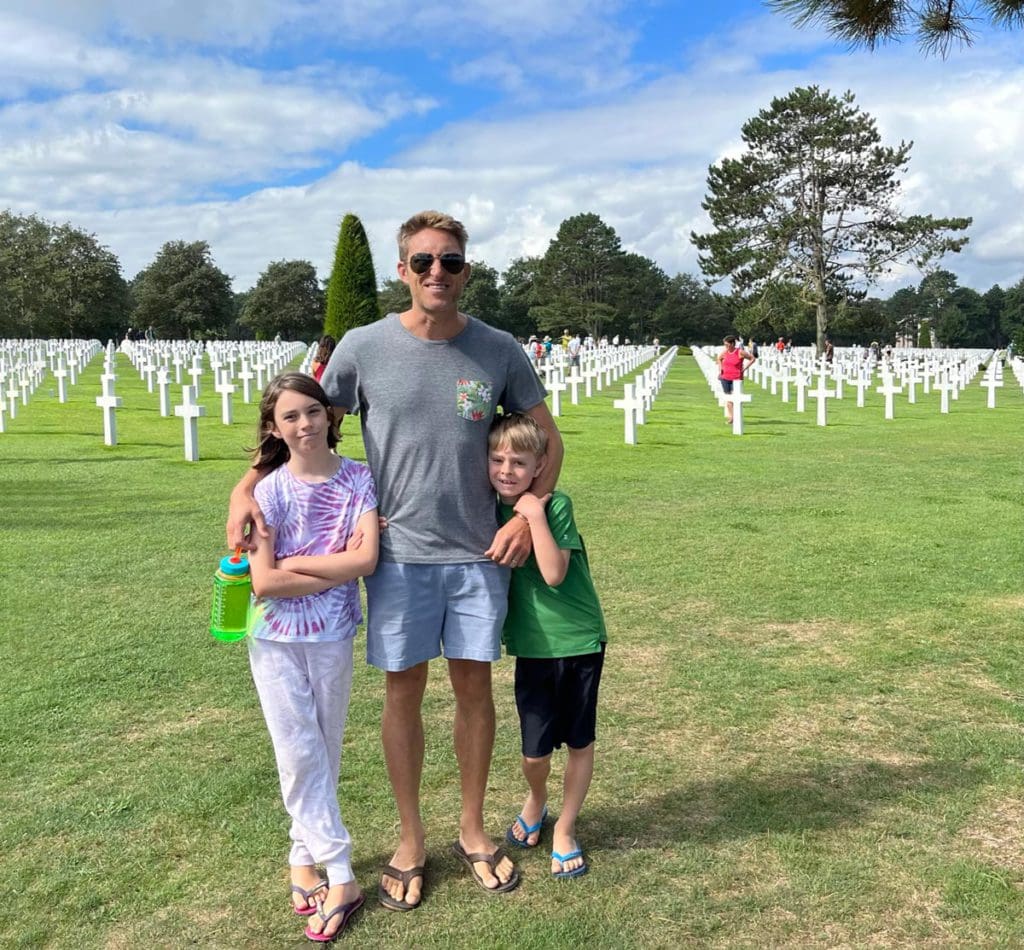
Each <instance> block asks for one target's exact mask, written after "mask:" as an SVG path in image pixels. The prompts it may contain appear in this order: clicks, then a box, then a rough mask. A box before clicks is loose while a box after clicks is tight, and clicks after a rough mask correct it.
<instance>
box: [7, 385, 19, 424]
mask: <svg viewBox="0 0 1024 950" xmlns="http://www.w3.org/2000/svg"><path fill="white" fill-rule="evenodd" d="M19 395H20V393H19V392H18V384H17V383H16V382H15V381H14V376H13V374H12V375H11V379H10V383H9V385H8V389H7V414H8V415H9V416H10V417H11V418H12V419H17V418H18V396H19Z"/></svg>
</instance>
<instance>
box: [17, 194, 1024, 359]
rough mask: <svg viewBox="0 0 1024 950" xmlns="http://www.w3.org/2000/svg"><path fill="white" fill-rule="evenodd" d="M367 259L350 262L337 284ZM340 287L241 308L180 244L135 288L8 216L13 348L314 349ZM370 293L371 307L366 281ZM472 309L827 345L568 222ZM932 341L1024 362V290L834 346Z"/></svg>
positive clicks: (776, 299)
mask: <svg viewBox="0 0 1024 950" xmlns="http://www.w3.org/2000/svg"><path fill="white" fill-rule="evenodd" d="M357 223H358V222H356V224H357ZM359 230H360V231H361V226H359ZM363 241H364V242H365V235H364V236H363ZM339 244H341V242H340V241H339ZM357 244H358V242H357ZM357 256H358V255H357V254H356V253H355V252H351V251H350V252H346V253H342V254H341V255H340V256H339V258H338V260H336V267H335V272H337V270H338V267H339V266H340V267H341V268H342V269H344V268H346V267H347V265H348V264H349V263H350V262H351V261H352V260H353V259H355V258H356V257H357ZM368 261H369V255H368V251H367V253H366V254H365V256H364V263H363V266H362V268H355V270H357V271H358V270H361V272H362V273H364V274H365V269H366V262H368ZM369 266H370V267H371V268H372V263H370V264H369ZM357 278H358V275H357V276H355V277H353V276H352V275H349V274H347V273H345V274H343V275H342V277H339V278H336V279H335V282H334V283H335V286H336V288H337V294H336V296H337V297H338V298H339V301H338V304H337V310H338V312H339V313H341V314H344V313H347V312H353V311H354V310H356V309H358V308H359V307H360V304H359V303H358V301H357V300H356V299H354V298H353V297H352V295H351V294H350V293H349V294H348V295H346V293H345V292H344V288H345V287H346V286H348V285H349V284H350V283H351V282H353V281H355V282H358V279H357ZM331 284H332V281H331V279H327V280H321V279H320V278H319V277H318V275H317V272H316V268H315V267H314V266H313V265H312V264H311V263H310V262H309V261H304V260H289V261H274V262H272V263H270V264H268V265H267V267H266V269H265V270H264V271H263V273H262V274H261V275H260V276H259V279H258V280H257V281H256V284H255V285H254V286H253V287H251V288H249V289H248V290H245V291H242V292H240V293H235V292H233V291H232V289H231V280H230V277H229V276H228V275H227V274H226V273H224V271H222V270H221V269H220V268H219V267H218V266H217V264H216V263H215V261H214V260H213V256H212V254H211V251H210V247H209V245H208V244H207V243H206V242H205V241H194V242H185V241H169V242H167V243H166V244H165V245H164V246H163V247H162V248H161V249H160V251H159V252H158V254H157V255H156V257H155V258H154V260H153V261H152V263H150V264H149V265H147V266H146V267H144V268H143V269H142V270H141V271H140V272H139V273H138V274H136V275H135V277H133V278H132V279H131V280H125V279H124V277H123V276H122V273H121V267H120V263H119V262H118V260H117V257H116V256H115V255H114V254H113V252H111V251H110V250H109V249H107V248H105V247H103V246H102V245H101V244H100V243H99V241H98V240H97V238H96V237H95V235H92V234H88V233H86V232H84V231H82V230H80V229H77V228H74V227H72V226H71V225H69V224H60V225H57V224H52V223H50V222H46V221H44V220H42V219H40V218H38V217H36V216H34V215H29V216H21V217H19V216H17V215H14V214H12V213H11V212H9V211H5V212H0V336H3V337H38V338H46V337H86V338H92V337H95V338H97V339H100V340H106V339H115V340H116V339H121V338H122V337H123V336H124V335H125V334H126V333H127V332H128V331H129V330H130V329H131V330H135V331H140V332H144V331H145V330H147V329H148V328H149V327H152V328H153V331H154V333H155V334H156V335H157V336H158V337H161V338H164V339H182V338H195V339H204V338H230V339H251V338H259V339H270V338H272V337H274V336H275V335H277V334H280V335H281V336H282V337H284V338H286V339H308V340H312V339H315V338H316V337H318V336H319V335H320V334H321V333H323V332H324V330H325V320H326V318H327V299H328V297H329V295H330V287H331ZM363 285H364V298H365V296H366V286H365V285H366V281H365V279H363ZM369 286H370V288H371V290H370V291H369V293H370V295H371V300H370V304H369V306H368V307H367V306H366V305H365V304H364V305H362V309H361V310H360V314H359V317H358V320H357V321H355V322H358V323H365V322H369V320H371V319H376V317H377V316H378V315H380V314H384V313H387V312H392V311H394V312H400V311H402V310H404V309H406V308H407V307H408V306H409V290H408V288H407V287H406V285H405V284H403V283H402V282H401V281H400V280H399V279H398V278H397V277H394V278H390V279H388V280H385V281H384V282H383V283H382V284H381V285H380V286H379V287H377V288H376V289H372V288H373V283H372V282H371V283H370V285H369ZM461 307H462V309H463V310H464V311H465V312H467V313H471V314H473V315H475V316H479V317H480V318H481V319H483V320H486V321H487V322H488V323H491V324H492V325H494V326H497V327H499V328H501V329H503V330H507V331H509V332H510V333H512V334H513V335H514V336H517V337H519V338H522V339H524V340H525V339H528V338H529V336H531V335H534V334H536V335H538V336H545V335H550V336H552V337H554V336H559V335H561V332H562V330H563V329H565V328H569V329H570V330H572V331H573V332H580V333H583V334H590V335H592V336H594V337H595V338H596V339H599V338H600V337H602V336H608V337H612V336H615V335H618V336H619V337H620V338H629V339H631V340H634V341H642V340H651V339H653V338H655V337H657V338H659V339H660V340H661V341H663V342H666V343H668V342H678V343H683V344H688V343H713V342H718V341H720V340H721V338H722V337H723V336H724V335H725V334H727V333H739V334H740V335H741V336H744V337H756V338H757V339H759V340H761V339H775V338H777V337H779V336H784V337H786V338H787V339H789V338H792V339H793V340H794V342H795V343H798V344H800V343H809V342H812V341H813V340H814V338H815V332H816V325H815V321H816V310H815V308H814V307H813V306H811V305H809V304H808V303H807V302H806V301H805V300H803V299H802V298H801V296H800V294H799V293H798V292H797V291H796V290H795V289H794V288H793V287H791V286H788V285H786V284H785V283H783V282H775V283H774V284H773V285H772V286H771V287H770V288H769V289H768V290H765V289H763V288H760V289H758V291H757V292H756V293H750V294H741V293H728V294H727V293H722V292H718V291H715V290H713V289H711V288H709V287H708V286H707V284H706V283H705V281H703V280H702V279H700V278H698V277H695V276H693V275H690V274H676V275H674V276H671V277H670V276H668V275H667V274H666V273H665V272H664V271H663V270H662V269H661V268H659V267H658V265H657V264H655V263H654V262H653V261H652V260H650V259H649V258H647V257H644V256H643V255H641V254H636V253H633V252H629V251H626V250H624V249H623V248H622V246H621V242H620V239H619V237H618V235H617V234H616V232H615V229H614V228H612V227H611V226H610V225H608V224H606V223H605V222H604V221H602V220H601V218H600V217H599V216H598V215H596V214H593V213H589V212H588V213H584V214H577V215H574V216H572V217H570V218H567V219H566V220H565V221H563V222H562V224H561V226H560V227H559V229H558V233H557V235H556V236H555V238H554V239H553V240H552V241H551V243H550V245H549V246H548V249H547V250H546V252H545V253H544V254H543V255H540V256H537V257H524V258H519V259H517V260H514V261H512V262H511V263H510V264H509V265H508V267H507V268H506V269H505V270H504V272H499V271H498V270H497V269H496V268H494V267H492V266H491V265H489V264H487V263H486V262H485V261H475V262H473V263H472V271H471V275H470V279H469V282H468V283H467V285H466V289H465V293H464V295H463V298H462V303H461ZM922 328H926V332H927V334H928V336H927V337H926V338H928V339H931V338H932V337H934V339H935V340H936V341H937V342H938V343H939V344H941V345H944V346H994V347H1001V346H1005V345H1006V343H1007V342H1009V341H1010V340H1011V339H1013V338H1014V337H1015V336H1017V337H1018V343H1017V345H1018V348H1024V278H1022V280H1021V281H1019V282H1018V283H1017V284H1015V285H1014V286H1012V287H1009V288H1006V289H1004V288H1002V287H999V286H994V287H992V288H990V289H988V290H987V291H984V292H980V291H978V290H974V289H972V288H970V287H961V286H960V285H959V284H958V281H957V277H956V275H955V274H953V273H952V272H951V271H948V270H935V271H932V272H931V273H929V274H927V275H926V276H925V277H924V278H923V279H922V280H921V281H920V283H919V284H918V285H917V286H916V287H907V288H902V289H900V290H897V291H896V292H895V293H894V294H892V296H890V297H888V298H884V299H883V298H878V297H863V298H857V297H856V296H848V297H845V298H843V299H842V300H840V301H838V302H836V304H835V306H834V307H833V310H832V313H831V317H830V323H829V334H830V336H831V338H832V340H833V342H835V343H836V344H839V345H842V344H853V343H868V342H870V341H872V340H878V341H879V342H893V341H895V340H897V339H912V340H914V341H915V342H916V341H917V340H918V339H919V338H921V334H922ZM327 330H328V332H333V333H334V334H335V335H338V336H340V335H342V333H343V332H344V325H343V324H339V323H338V322H336V321H335V322H333V323H331V322H330V321H328V325H327Z"/></svg>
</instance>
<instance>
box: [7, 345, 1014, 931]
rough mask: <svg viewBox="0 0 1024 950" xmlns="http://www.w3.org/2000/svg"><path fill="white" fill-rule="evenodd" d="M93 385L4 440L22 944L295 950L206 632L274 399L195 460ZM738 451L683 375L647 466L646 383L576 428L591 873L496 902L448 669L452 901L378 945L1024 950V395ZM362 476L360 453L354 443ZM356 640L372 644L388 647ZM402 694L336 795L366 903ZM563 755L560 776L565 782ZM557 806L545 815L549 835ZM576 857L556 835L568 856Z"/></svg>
mask: <svg viewBox="0 0 1024 950" xmlns="http://www.w3.org/2000/svg"><path fill="white" fill-rule="evenodd" d="M99 371H100V363H99V361H98V360H96V361H94V362H93V363H92V365H91V366H90V367H89V369H88V371H87V372H86V373H85V374H84V376H83V377H82V379H81V380H80V382H79V385H78V386H77V387H75V388H74V389H73V390H72V391H71V392H72V397H71V401H70V402H69V403H68V404H66V405H63V406H62V405H59V404H58V403H57V401H56V398H50V397H49V396H48V395H47V389H48V387H49V386H50V385H51V384H50V383H49V382H47V383H46V384H44V387H43V389H42V390H41V391H40V392H39V393H37V394H36V396H35V397H34V398H33V400H32V401H31V403H30V404H29V405H28V406H27V407H25V408H24V409H22V410H21V412H20V413H19V416H18V418H17V419H16V420H14V421H10V420H8V431H7V432H6V433H5V434H3V435H0V541H2V548H0V550H2V552H3V553H2V555H0V562H2V578H3V580H2V587H0V644H2V647H3V650H2V654H0V655H2V657H3V662H2V663H0V704H2V705H0V711H2V716H0V757H2V765H3V767H2V769H0V801H2V802H3V815H2V820H0V854H2V855H3V858H2V861H0V892H2V893H3V894H4V900H3V902H2V903H0V945H2V946H5V947H7V946H10V947H103V948H121V947H137V946H148V947H170V948H175V947H186V946H196V947H203V948H220V947H223V948H228V947H232V948H236V947H245V948H262V947H268V948H270V947H281V946H298V945H299V944H300V943H304V941H303V940H302V938H301V930H302V924H301V923H300V922H299V919H298V918H296V917H294V916H293V915H292V914H291V913H290V911H289V907H288V898H287V883H286V881H287V878H286V868H285V862H286V855H287V833H286V829H287V822H286V817H285V815H284V812H283V809H282V807H281V805H280V801H279V797H278V789H277V779H276V772H275V770H274V764H273V759H272V755H271V750H270V745H269V741H268V739H267V736H266V732H265V728H264V726H263V722H262V719H261V716H260V712H259V708H258V705H257V701H256V697H255V693H254V691H253V689H252V685H251V681H250V678H249V672H248V664H247V658H246V652H245V647H244V645H243V644H235V645H226V644H220V643H217V642H215V641H213V640H212V639H211V638H210V636H209V635H208V633H207V629H206V628H207V624H208V611H209V593H210V577H211V574H212V572H213V570H214V568H215V566H216V562H217V559H218V558H219V557H220V555H221V554H222V553H223V550H222V549H223V545H224V538H223V521H224V515H225V508H226V498H227V494H228V491H229V490H230V488H231V486H232V485H233V484H234V482H235V480H236V479H237V477H238V476H239V474H240V473H241V471H242V470H243V468H244V466H245V457H244V453H243V448H244V447H245V446H247V445H251V444H252V443H253V440H254V431H253V429H254V417H255V407H253V406H249V407H246V406H244V404H243V403H242V401H241V399H240V398H237V399H236V403H235V419H236V420H237V421H236V423H235V424H234V425H233V426H230V427H225V426H223V425H222V424H221V422H220V412H219V397H217V396H215V395H214V394H213V393H212V387H211V380H210V379H209V378H207V380H206V384H205V385H206V390H205V392H204V394H203V397H202V398H201V399H200V402H202V403H204V404H205V405H206V406H207V411H208V413H209V415H208V416H207V417H205V418H203V419H201V420H200V423H199V426H200V441H199V449H200V454H201V458H202V460H201V461H200V462H199V463H195V464H192V463H188V462H185V461H184V459H183V452H182V435H181V427H182V423H181V420H180V419H177V418H170V419H163V418H161V417H160V416H159V412H158V403H157V397H156V395H155V394H152V395H151V394H148V393H147V392H146V388H145V385H144V384H143V383H141V382H140V381H139V380H138V377H137V374H135V373H134V372H133V371H132V369H131V367H130V365H129V364H128V362H127V360H126V359H125V358H124V357H123V356H121V357H119V372H120V376H121V378H120V380H119V382H118V393H119V395H122V396H123V397H124V404H125V408H124V410H122V411H120V412H119V414H118V435H119V439H120V444H119V445H118V446H117V447H115V448H107V447H105V446H104V445H103V440H102V417H101V412H100V410H99V409H97V408H96V406H95V404H94V398H95V396H96V395H97V394H98V393H99V383H98V376H99ZM752 391H753V392H754V397H755V398H754V401H753V403H751V404H750V405H749V406H748V407H747V410H746V413H745V421H746V428H747V434H746V435H745V436H744V437H742V438H736V437H734V436H732V434H731V432H730V431H729V430H728V429H727V428H726V426H725V423H724V422H723V421H722V416H721V412H720V410H719V409H718V408H717V406H716V405H715V404H714V402H713V400H712V398H711V396H710V394H709V392H708V390H707V389H706V387H705V385H704V383H703V381H702V380H701V378H700V375H699V373H698V372H697V370H696V367H695V364H694V363H693V361H692V359H691V358H689V357H680V358H679V360H678V361H677V363H676V365H675V367H674V368H673V370H672V373H671V375H670V377H669V379H668V382H667V384H666V387H665V389H663V391H662V393H661V395H660V397H659V398H658V401H657V403H656V406H655V409H654V412H653V413H652V414H651V415H650V416H649V421H648V424H647V425H646V426H645V427H643V428H641V429H640V436H639V437H640V444H639V445H636V446H626V445H624V444H622V414H621V412H619V411H617V410H614V409H613V408H612V407H611V400H612V399H613V398H615V397H616V396H618V395H620V394H621V385H620V386H618V387H616V388H612V389H608V390H605V392H603V393H600V394H597V395H595V397H594V398H593V399H592V400H590V401H585V402H584V403H583V404H582V405H580V406H571V405H568V399H567V398H566V399H565V400H564V413H563V416H562V418H561V420H560V425H561V428H562V430H563V433H564V435H565V439H566V445H567V458H566V463H565V467H564V470H563V477H562V482H561V484H562V487H563V488H564V489H565V490H566V491H568V492H569V493H570V494H571V495H572V496H573V499H574V502H575V507H576V514H577V520H578V522H579V524H580V526H581V530H582V531H583V533H584V535H585V537H586V540H587V546H588V550H589V552H590V559H591V564H592V566H593V569H594V573H595V576H596V580H597V583H598V588H599V591H600V592H601V594H602V599H603V602H604V606H605V611H606V614H607V619H608V625H609V630H610V638H611V642H610V645H609V652H608V662H607V664H606V667H605V680H604V684H603V687H602V705H601V712H600V724H599V739H598V759H597V774H596V777H595V781H594V786H593V790H592V792H591V796H590V799H589V801H588V804H587V807H586V808H585V810H584V813H583V816H582V817H581V820H580V825H579V832H580V839H581V841H582V843H583V844H584V846H585V847H586V849H587V851H588V854H589V858H590V862H591V873H590V874H589V875H588V876H586V877H584V878H581V879H579V880H576V881H569V882H566V881H554V880H551V879H550V878H549V876H548V874H547V867H548V862H547V858H546V852H545V851H544V850H543V849H538V851H536V852H530V853H524V854H522V855H517V857H518V858H519V860H520V866H521V868H522V870H523V874H524V882H523V884H522V886H521V887H520V888H519V889H518V890H517V891H515V892H514V893H512V894H510V895H507V896H504V897H500V898H499V897H489V896H487V895H485V894H483V893H482V892H481V891H480V890H478V889H477V888H475V887H474V886H473V884H472V883H471V881H470V879H469V877H468V875H467V874H466V872H465V871H464V869H463V868H462V866H461V865H460V864H458V863H457V861H456V859H455V858H454V857H453V856H451V854H450V852H449V850H448V846H449V844H450V843H451V841H453V840H454V839H455V837H456V835H457V831H458V829H457V809H458V793H457V779H456V770H455V766H454V761H453V754H452V749H451V737H450V725H451V718H452V707H451V702H450V693H449V689H448V686H447V681H446V677H445V675H444V670H443V668H442V666H440V665H439V664H435V669H434V670H433V678H432V681H431V685H430V687H429V690H428V697H427V703H426V708H425V717H426V722H427V727H428V749H427V761H426V768H425V774H424V788H423V802H424V809H425V817H426V821H427V826H428V832H429V836H430V838H429V842H428V847H429V858H428V861H429V870H428V881H427V899H426V901H425V903H424V905H423V907H422V908H421V909H420V910H418V911H417V912H415V913H412V914H402V915H399V914H393V913H389V912H387V911H385V910H382V909H380V908H379V907H378V906H377V904H376V901H375V900H370V901H368V904H367V909H366V910H365V911H364V912H362V913H361V915H360V916H359V917H358V918H356V920H355V922H354V924H353V926H352V929H351V931H350V932H349V934H348V936H347V937H346V941H345V942H349V943H352V944H353V945H356V944H357V945H359V946H368V947H394V946H417V947H420V946H422V947H466V948H478V947H483V946H495V947H517V948H534V947H536V948H542V947H552V948H560V947H567V946H592V947H609V948H619V947H679V946H694V947H704V946H713V947H715V946H717V947H735V946H801V947H807V946H810V947H832V946H868V945H872V946H906V947H922V946H924V947H928V946H934V947H947V946H956V945H960V946H1013V945H1020V944H1024V890H1022V887H1024V845H1022V843H1021V842H1022V840H1024V839H1022V827H1024V799H1022V796H1021V777H1022V776H1021V769H1022V765H1024V741H1022V735H1021V727H1022V721H1024V704H1022V699H1024V645H1022V644H1024V637H1022V633H1024V571H1022V567H1024V397H1022V395H1021V392H1020V388H1019V387H1016V389H1014V388H1013V387H1011V386H1007V388H1005V389H1003V390H1001V391H1000V393H999V407H998V408H997V409H995V410H992V411H989V410H986V409H985V408H984V405H985V393H984V390H982V389H981V388H980V387H978V386H977V385H976V384H975V386H974V387H973V388H972V389H971V390H969V391H967V392H965V393H964V394H963V395H962V396H961V398H960V400H959V401H957V402H956V403H954V404H953V409H952V412H951V414H950V415H948V416H940V414H939V412H938V396H937V395H933V396H929V397H921V396H919V402H918V404H917V405H916V406H908V405H906V404H905V403H897V408H896V419H895V420H893V421H892V422H886V421H885V420H884V419H883V418H882V401H881V397H880V396H878V395H877V394H874V393H871V394H869V397H868V406H867V407H866V408H865V409H862V410H858V409H857V408H856V407H855V405H854V399H853V393H852V390H851V391H850V392H849V394H848V398H847V399H845V400H843V402H842V403H839V404H837V403H834V402H833V403H831V404H830V406H829V420H830V425H829V426H828V428H827V429H819V428H818V427H817V426H815V424H814V414H813V406H811V405H810V404H809V407H808V412H807V413H806V414H805V415H797V413H796V412H795V409H794V407H793V406H792V404H790V405H785V404H783V403H782V402H781V401H780V400H778V399H773V398H772V397H770V396H769V395H768V394H767V393H764V392H762V391H761V390H760V389H758V388H753V390H752ZM345 433H346V435H345V440H344V444H343V450H344V451H345V452H346V453H349V454H351V455H353V456H354V457H356V458H363V451H362V445H361V441H360V438H359V434H358V427H357V426H355V425H353V424H352V423H351V421H350V422H348V423H346V426H345ZM361 643H362V639H361V638H360V645H361ZM495 679H496V700H497V707H498V719H499V725H498V741H497V746H496V750H495V760H494V766H493V768H492V775H491V791H490V794H489V798H488V823H489V826H490V828H491V829H492V830H493V832H494V834H495V835H496V836H497V835H499V834H501V833H502V831H503V829H504V827H505V826H506V825H507V824H508V822H509V821H510V820H511V818H512V817H513V816H514V815H515V813H516V811H517V810H518V807H519V805H520V803H521V798H522V794H523V783H522V780H521V777H520V776H519V772H518V743H517V738H518V737H517V726H516V720H515V712H514V707H513V703H512V692H511V663H510V662H509V661H503V662H502V663H501V664H499V665H498V667H497V671H496V678H495ZM381 698H382V678H381V676H380V674H378V673H376V672H375V671H372V670H370V669H367V668H365V667H364V666H362V665H360V666H358V667H357V674H356V680H355V686H354V694H353V702H352V711H351V715H350V718H349V724H348V731H347V734H346V740H345V754H344V762H343V766H342V782H341V789H340V794H341V800H342V810H343V813H344V815H345V818H346V822H347V824H348V826H349V828H350V830H351V831H352V833H353V836H354V839H355V843H356V850H355V858H356V871H357V875H358V878H359V881H360V883H361V884H362V885H363V887H364V888H365V889H366V890H367V891H368V892H369V893H370V894H371V895H372V894H373V893H374V892H375V890H376V880H377V875H376V867H377V866H378V865H379V864H380V863H381V862H382V861H384V860H386V859H387V858H388V857H390V853H391V848H392V846H393V843H394V835H395V828H396V822H395V816H394V812H393V808H392V805H391V800H390V792H389V788H388V784H387V779H386V775H385V771H384V766H383V762H382V756H381V752H380V744H379V738H378V724H379V716H380V708H381ZM560 769H561V762H559V763H558V771H559V774H560ZM557 804H558V799H557V797H556V798H555V800H554V802H553V805H554V806H555V810H557ZM544 843H545V844H549V843H550V837H549V835H548V836H546V837H545V839H544Z"/></svg>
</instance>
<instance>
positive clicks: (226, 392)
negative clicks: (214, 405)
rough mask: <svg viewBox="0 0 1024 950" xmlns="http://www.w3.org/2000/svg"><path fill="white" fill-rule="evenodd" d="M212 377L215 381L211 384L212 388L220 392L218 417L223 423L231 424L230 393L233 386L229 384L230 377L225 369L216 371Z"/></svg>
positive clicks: (232, 390) (233, 388)
mask: <svg viewBox="0 0 1024 950" xmlns="http://www.w3.org/2000/svg"><path fill="white" fill-rule="evenodd" d="M214 379H216V380H217V381H216V382H215V383H214V384H213V388H214V389H215V390H216V391H217V392H219V393H220V419H221V422H223V423H224V425H226V426H229V425H231V394H232V393H233V392H234V391H235V387H234V386H233V385H232V384H231V377H230V376H229V375H228V373H227V370H224V371H223V372H220V371H218V372H217V373H216V375H215V376H214Z"/></svg>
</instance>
